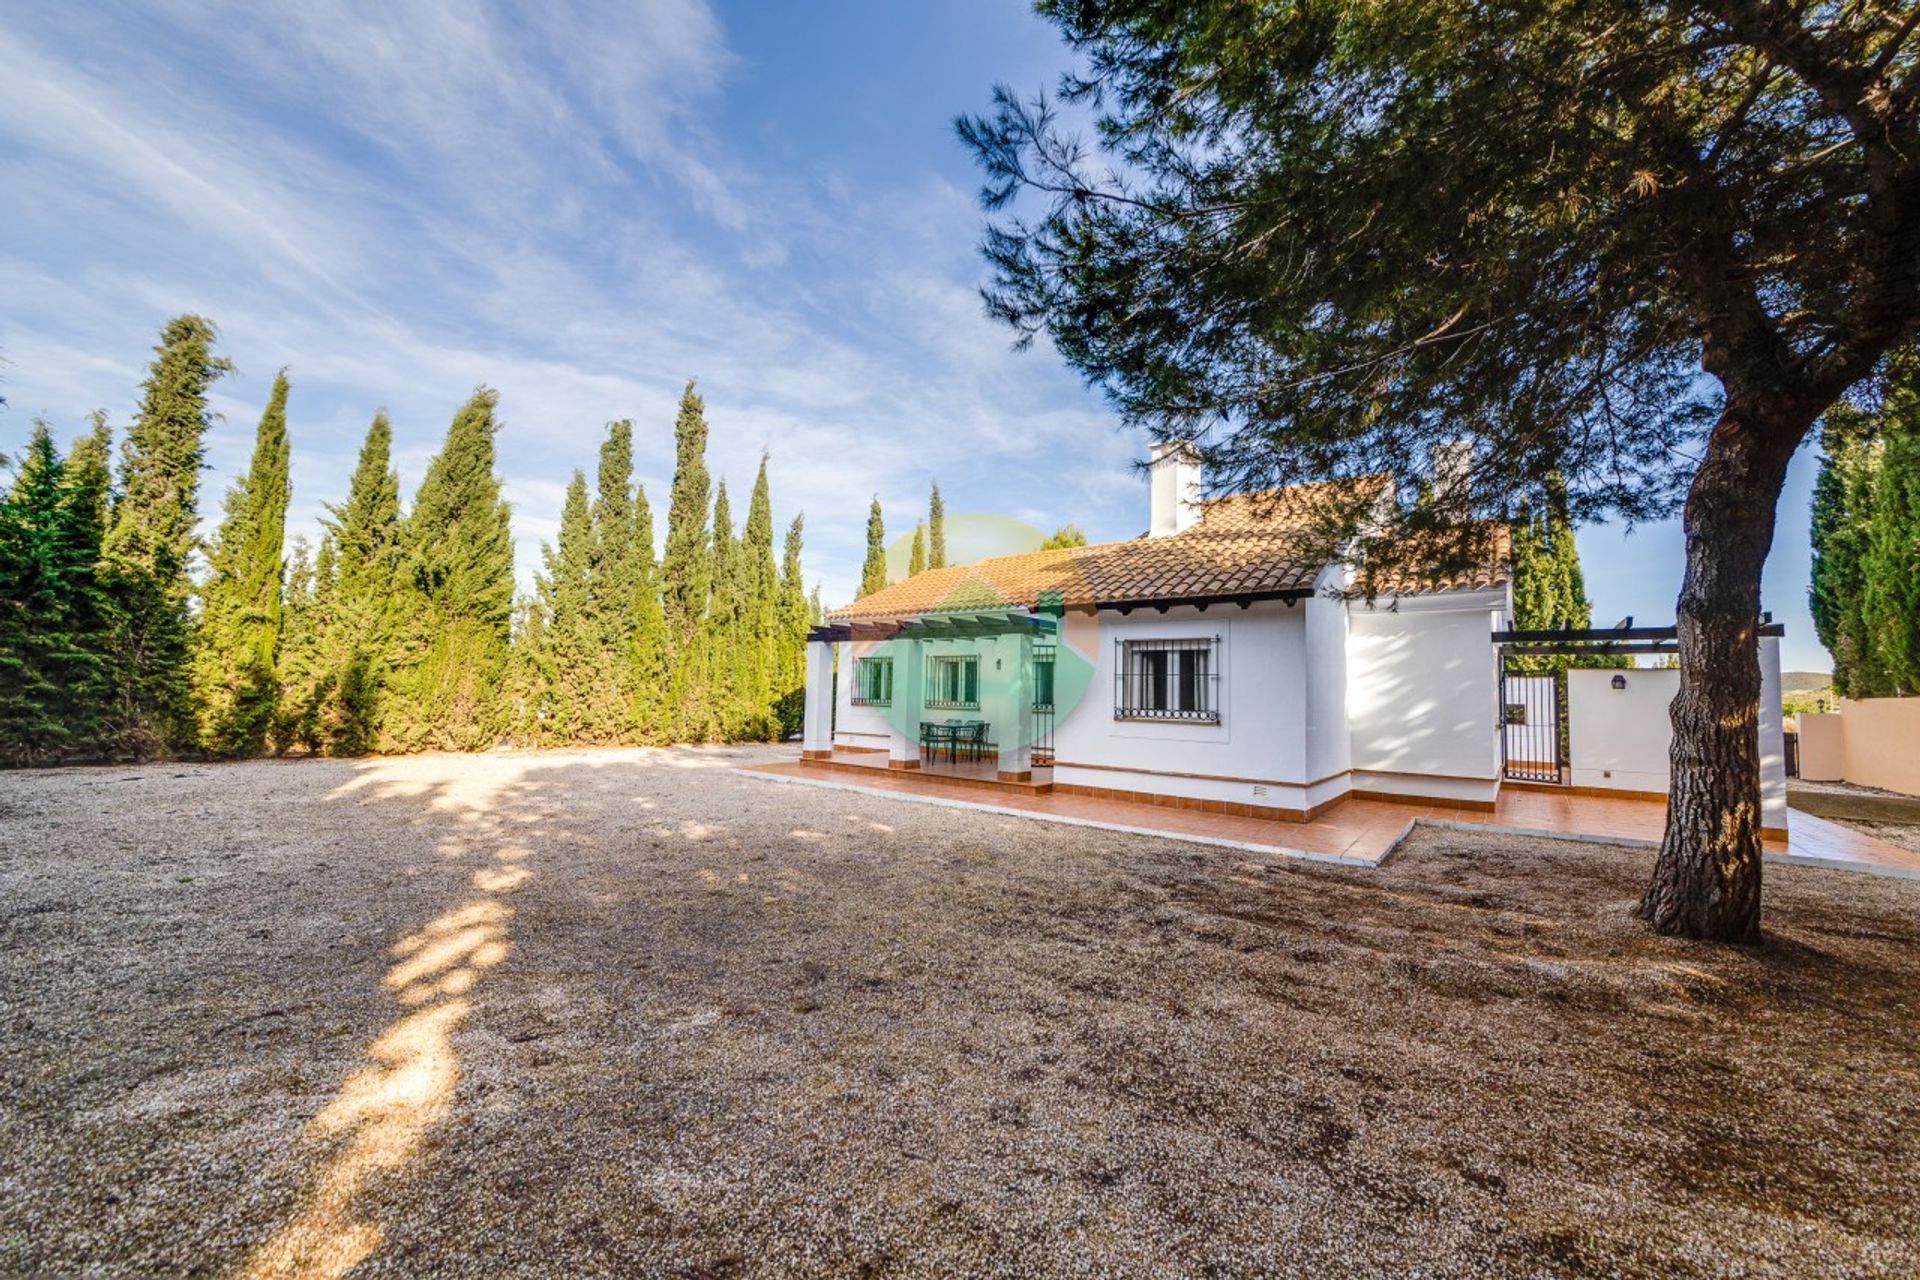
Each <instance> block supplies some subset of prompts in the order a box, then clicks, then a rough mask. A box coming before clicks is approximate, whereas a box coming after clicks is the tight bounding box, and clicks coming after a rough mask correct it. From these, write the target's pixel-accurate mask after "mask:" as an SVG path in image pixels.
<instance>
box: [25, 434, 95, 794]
mask: <svg viewBox="0 0 1920 1280" xmlns="http://www.w3.org/2000/svg"><path fill="white" fill-rule="evenodd" d="M96 439H97V437H96ZM76 451H77V448H76ZM95 470H97V467H96V466H95V464H90V463H88V462H85V461H83V462H82V463H81V464H80V465H78V466H69V465H68V464H66V463H64V462H63V461H62V459H61V457H60V453H59V450H58V449H56V448H55V447H54V444H53V438H52V435H51V434H50V432H49V431H48V429H47V425H46V423H45V422H41V421H36V422H35V423H34V428H33V436H32V438H31V440H30V441H29V442H28V444H27V450H26V453H25V454H24V455H22V457H21V459H20V464H19V471H18V473H17V475H16V476H15V478H14V483H13V485H12V488H11V489H10V490H9V491H8V492H7V494H6V495H5V496H4V497H0V760H4V761H6V762H8V763H13V764H22V763H31V762H37V761H46V760H56V759H60V758H62V757H64V756H68V755H74V754H81V753H85V752H88V751H90V750H91V749H92V747H93V745H94V743H95V740H96V737H97V734H98V731H99V719H100V715H101V712H102V710H103V704H104V701H105V692H106V690H105V669H104V653H103V647H104V642H105V640H106V635H105V628H104V623H103V619H102V608H103V604H104V601H103V599H102V595H101V590H100V586H99V580H98V578H97V576H96V568H97V564H98V560H99V554H100V541H101V536H102V530H101V524H100V502H101V494H100V492H99V491H98V489H97V488H96V477H95V476H94V474H93V472H94V471H95Z"/></svg>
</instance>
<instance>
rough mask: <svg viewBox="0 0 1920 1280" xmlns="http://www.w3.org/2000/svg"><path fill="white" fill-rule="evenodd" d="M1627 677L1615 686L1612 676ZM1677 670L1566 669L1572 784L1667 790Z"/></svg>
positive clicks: (1615, 789)
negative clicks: (1669, 713) (1669, 712)
mask: <svg viewBox="0 0 1920 1280" xmlns="http://www.w3.org/2000/svg"><path fill="white" fill-rule="evenodd" d="M1616 675H1618V676H1621V677H1623V678H1624V679H1625V680H1626V682H1627V687H1626V688H1624V689H1615V688H1614V687H1613V678H1614V676H1616ZM1679 688H1680V673H1679V672H1678V671H1677V670H1671V669H1664V668H1654V669H1648V668H1638V669H1635V670H1631V671H1613V670H1608V669H1606V668H1604V667H1600V668H1585V669H1582V668H1575V669H1574V670H1572V671H1569V672H1567V755H1568V761H1569V778H1568V781H1570V782H1571V783H1572V784H1573V785H1574V786H1576V787H1605V788H1607V789H1608V790H1613V791H1657V792H1660V793H1662V794H1664V793H1665V792H1666V790H1667V749H1668V748H1669V747H1670V746H1671V745H1672V743H1673V725H1672V722H1671V721H1670V720H1669V719H1668V718H1667V706H1668V704H1670V703H1671V702H1672V701H1673V695H1674V694H1675V692H1677V691H1678V690H1679Z"/></svg>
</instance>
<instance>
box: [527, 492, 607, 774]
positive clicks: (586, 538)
mask: <svg viewBox="0 0 1920 1280" xmlns="http://www.w3.org/2000/svg"><path fill="white" fill-rule="evenodd" d="M593 544H594V530H593V516H592V512H591V509H590V507H589V506H588V503H587V478H586V476H585V475H584V474H582V473H581V472H579V471H577V470H576V471H575V472H574V473H573V480H572V482H571V483H569V484H568V485H567V497H566V501H565V502H564V503H563V504H562V506H561V509H560V535H559V538H558V540H557V542H556V543H555V545H554V546H551V547H545V548H543V549H542V558H543V560H544V562H545V571H544V572H543V573H541V574H540V575H539V577H538V579H537V583H536V590H537V599H538V601H539V609H540V615H541V618H542V622H543V625H544V630H545V636H544V652H545V654H546V657H547V662H548V664H549V665H548V669H547V672H546V678H547V681H548V685H549V687H548V689H547V691H546V697H545V698H544V699H543V702H542V707H543V714H542V716H541V718H540V719H541V723H540V724H539V726H538V733H539V736H540V738H541V740H542V741H545V742H553V743H565V742H590V741H598V740H599V729H600V726H599V725H598V723H597V722H596V719H595V693H594V686H595V685H596V684H598V683H599V682H600V681H602V680H604V679H605V676H606V668H605V666H604V664H603V662H602V657H603V655H602V654H601V652H600V628H599V619H598V618H597V617H596V616H595V612H594V601H593V588H592V578H593V571H594V558H595V555H594V545H593Z"/></svg>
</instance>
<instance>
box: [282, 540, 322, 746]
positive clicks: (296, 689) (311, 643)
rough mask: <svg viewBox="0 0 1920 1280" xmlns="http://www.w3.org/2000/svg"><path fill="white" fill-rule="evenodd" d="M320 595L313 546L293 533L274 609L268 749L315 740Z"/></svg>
mask: <svg viewBox="0 0 1920 1280" xmlns="http://www.w3.org/2000/svg"><path fill="white" fill-rule="evenodd" d="M321 603H322V602H321V601H320V599H319V597H318V594H317V592H316V591H315V580H314V567H313V548H312V547H310V546H309V545H308V544H307V540H306V539H305V538H302V537H297V536H296V537H295V538H294V539H293V547H292V550H291V551H290V552H289V554H288V556H287V578H286V587H285V590H284V592H283V595H282V604H281V610H280V671H279V678H280V712H279V714H278V715H277V716H276V717H275V719H274V724H273V749H274V751H275V752H277V753H280V754H285V753H286V752H287V751H289V750H291V749H292V748H294V747H297V746H298V747H306V748H307V749H309V750H315V749H318V747H319V746H320V745H321V741H322V738H321V734H320V728H319V723H320V701H321V698H322V697H323V696H324V695H325V693H326V692H327V690H328V689H329V688H330V686H329V685H328V684H327V676H328V675H329V674H330V672H329V670H328V664H327V663H326V662H325V660H324V659H323V657H322V636H321V632H322V629H323V628H322V620H321V614H320V609H321Z"/></svg>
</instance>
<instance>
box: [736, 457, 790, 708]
mask: <svg viewBox="0 0 1920 1280" xmlns="http://www.w3.org/2000/svg"><path fill="white" fill-rule="evenodd" d="M739 568H740V572H741V575H742V577H743V579H744V583H745V591H744V592H743V594H742V600H743V610H744V615H745V616H744V617H743V619H742V628H741V630H742V634H743V635H744V636H745V637H746V638H747V644H748V647H747V649H746V661H745V663H744V664H743V665H742V684H743V686H744V689H745V694H746V718H745V720H744V722H743V723H742V725H741V736H743V737H746V738H750V739H752V740H754V741H764V740H766V739H767V738H770V737H773V736H774V735H775V731H776V721H775V719H774V714H773V677H774V671H775V669H776V666H777V662H778V658H777V654H776V641H777V637H778V632H779V626H780V570H779V567H778V566H777V565H776V564H775V563H774V559H773V495H772V491H771V488H770V486H769V485H768V483H767V455H766V453H765V451H764V450H763V451H762V452H761V454H760V472H759V474H758V475H756V476H755V477H754V481H753V495H752V497H751V498H750V499H749V500H748V502H747V523H746V525H745V526H744V527H743V528H742V529H741V531H740V565H739Z"/></svg>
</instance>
